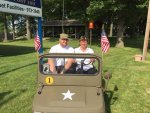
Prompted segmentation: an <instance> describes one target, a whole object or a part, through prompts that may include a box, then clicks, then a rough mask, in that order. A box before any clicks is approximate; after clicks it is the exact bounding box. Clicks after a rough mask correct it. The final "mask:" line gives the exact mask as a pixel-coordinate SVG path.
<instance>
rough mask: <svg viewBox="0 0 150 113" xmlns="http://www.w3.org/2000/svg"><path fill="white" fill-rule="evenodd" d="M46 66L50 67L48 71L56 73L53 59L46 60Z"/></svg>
mask: <svg viewBox="0 0 150 113" xmlns="http://www.w3.org/2000/svg"><path fill="white" fill-rule="evenodd" d="M48 64H49V65H50V71H51V72H52V73H56V68H55V62H54V59H53V58H49V59H48Z"/></svg>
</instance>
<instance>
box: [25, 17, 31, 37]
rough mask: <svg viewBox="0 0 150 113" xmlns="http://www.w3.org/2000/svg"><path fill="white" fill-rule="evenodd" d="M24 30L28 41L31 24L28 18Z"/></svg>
mask: <svg viewBox="0 0 150 113" xmlns="http://www.w3.org/2000/svg"><path fill="white" fill-rule="evenodd" d="M26 30H27V35H26V38H27V39H28V40H29V39H31V23H30V17H29V16H26Z"/></svg>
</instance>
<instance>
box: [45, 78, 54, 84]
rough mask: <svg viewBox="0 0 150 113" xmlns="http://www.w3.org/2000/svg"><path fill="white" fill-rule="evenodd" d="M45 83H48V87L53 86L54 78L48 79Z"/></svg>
mask: <svg viewBox="0 0 150 113" xmlns="http://www.w3.org/2000/svg"><path fill="white" fill-rule="evenodd" d="M45 82H46V84H48V85H51V84H53V82H54V80H53V77H46V79H45Z"/></svg>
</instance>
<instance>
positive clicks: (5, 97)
mask: <svg viewBox="0 0 150 113" xmlns="http://www.w3.org/2000/svg"><path fill="white" fill-rule="evenodd" d="M26 91H27V90H26V89H22V90H20V91H19V92H18V93H17V92H15V94H13V91H7V92H1V93H0V107H2V106H3V105H4V104H7V103H8V102H9V101H10V100H12V99H14V98H16V97H17V96H19V95H21V94H22V93H24V92H26Z"/></svg>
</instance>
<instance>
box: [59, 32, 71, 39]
mask: <svg viewBox="0 0 150 113" xmlns="http://www.w3.org/2000/svg"><path fill="white" fill-rule="evenodd" d="M60 39H68V40H69V38H68V34H65V33H61V34H60Z"/></svg>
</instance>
